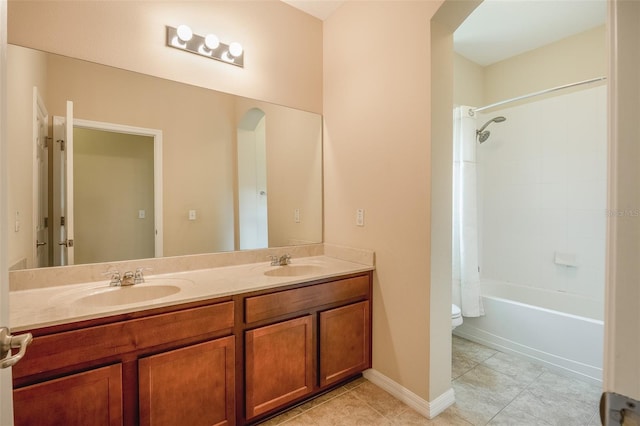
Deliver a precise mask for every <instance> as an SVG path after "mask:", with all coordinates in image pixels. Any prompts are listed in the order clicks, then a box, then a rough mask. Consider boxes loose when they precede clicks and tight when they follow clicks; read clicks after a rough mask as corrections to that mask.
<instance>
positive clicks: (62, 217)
mask: <svg viewBox="0 0 640 426" xmlns="http://www.w3.org/2000/svg"><path fill="white" fill-rule="evenodd" d="M60 226H64V216H60Z"/></svg>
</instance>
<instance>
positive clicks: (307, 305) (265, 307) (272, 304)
mask: <svg viewBox="0 0 640 426" xmlns="http://www.w3.org/2000/svg"><path fill="white" fill-rule="evenodd" d="M368 297H369V276H368V275H363V276H359V277H354V278H347V279H344V280H338V281H333V282H330V283H326V284H316V285H312V286H309V287H301V288H295V289H292V290H284V291H278V292H275V293H270V294H265V295H262V296H253V297H247V298H246V299H245V322H246V323H252V322H256V321H262V320H266V319H269V318H275V317H278V316H281V315H286V314H289V313H294V312H299V311H305V310H308V309H311V308H315V307H318V306H322V305H326V304H331V303H339V302H342V301H347V300H354V299H358V298H368Z"/></svg>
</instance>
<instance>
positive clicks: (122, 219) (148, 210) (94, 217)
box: [73, 128, 155, 264]
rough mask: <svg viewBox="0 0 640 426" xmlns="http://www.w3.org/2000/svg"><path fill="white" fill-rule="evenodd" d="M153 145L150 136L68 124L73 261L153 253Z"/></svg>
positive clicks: (109, 258)
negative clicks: (70, 131)
mask: <svg viewBox="0 0 640 426" xmlns="http://www.w3.org/2000/svg"><path fill="white" fill-rule="evenodd" d="M153 145H154V140H153V137H150V136H139V135H130V134H125V133H115V132H107V131H101V130H95V129H84V128H76V129H74V131H73V165H74V168H73V173H74V174H73V182H74V185H73V193H74V199H73V203H74V205H73V210H74V218H75V220H74V231H75V232H74V253H75V263H78V264H80V263H98V262H109V261H114V260H129V259H144V258H149V257H153V256H154V245H155V244H154V242H155V237H154V235H155V226H154V214H153V213H154V212H153V149H154V147H153ZM139 210H144V211H145V217H144V218H139V217H138V212H139Z"/></svg>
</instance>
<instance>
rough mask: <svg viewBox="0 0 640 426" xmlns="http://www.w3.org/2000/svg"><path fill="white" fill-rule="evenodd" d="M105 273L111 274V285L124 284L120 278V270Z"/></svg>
mask: <svg viewBox="0 0 640 426" xmlns="http://www.w3.org/2000/svg"><path fill="white" fill-rule="evenodd" d="M103 275H111V280H110V281H109V285H110V286H111V287H115V286H120V285H122V280H121V278H120V272H118V271H113V272H105V273H104V274H103Z"/></svg>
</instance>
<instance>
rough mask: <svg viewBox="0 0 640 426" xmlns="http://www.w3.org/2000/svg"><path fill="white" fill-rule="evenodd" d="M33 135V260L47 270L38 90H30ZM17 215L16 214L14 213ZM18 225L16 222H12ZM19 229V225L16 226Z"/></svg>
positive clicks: (42, 109)
mask: <svg viewBox="0 0 640 426" xmlns="http://www.w3.org/2000/svg"><path fill="white" fill-rule="evenodd" d="M33 111H34V117H33V120H34V122H33V126H34V127H33V135H34V161H35V167H34V170H35V173H36V176H35V179H34V182H35V188H34V194H33V195H34V206H35V208H34V225H35V231H36V241H35V247H34V250H35V256H34V258H35V259H36V266H37V267H38V268H40V267H43V266H49V265H50V261H51V257H50V256H53V253H52V251H51V245H50V244H49V227H48V225H49V218H48V216H49V214H48V211H49V204H48V203H49V197H48V194H49V175H48V173H49V172H48V170H49V156H48V150H47V147H48V136H49V113H48V112H47V108H46V106H45V105H44V102H43V100H42V97H41V96H40V94H39V93H38V88H37V87H34V88H33ZM16 214H18V213H16ZM16 223H17V224H19V223H20V218H19V217H17V218H16ZM16 226H19V225H16Z"/></svg>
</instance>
